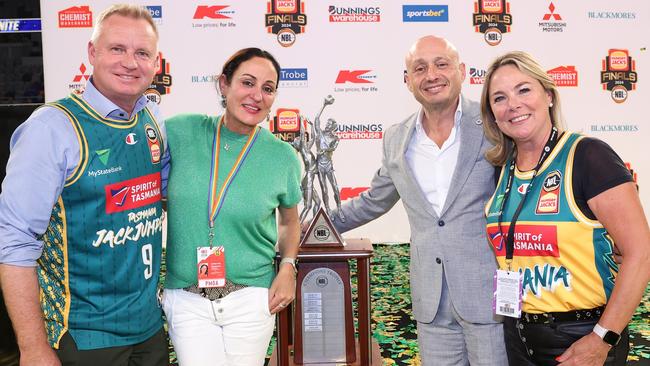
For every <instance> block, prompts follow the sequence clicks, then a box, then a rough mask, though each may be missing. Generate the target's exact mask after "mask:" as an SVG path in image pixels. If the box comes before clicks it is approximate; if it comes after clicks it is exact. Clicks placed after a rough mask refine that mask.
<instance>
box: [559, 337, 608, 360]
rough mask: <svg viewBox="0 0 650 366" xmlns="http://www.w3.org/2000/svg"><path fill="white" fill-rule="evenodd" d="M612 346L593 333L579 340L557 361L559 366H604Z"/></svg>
mask: <svg viewBox="0 0 650 366" xmlns="http://www.w3.org/2000/svg"><path fill="white" fill-rule="evenodd" d="M610 349H611V346H610V345H609V344H607V343H605V342H603V340H602V339H600V337H599V336H598V335H596V333H594V332H591V333H589V334H587V335H586V336H584V337H582V338H580V339H578V340H577V341H576V342H574V343H573V344H572V345H571V347H569V348H568V349H567V350H566V351H564V353H563V354H562V355H560V356H559V357H557V358H556V359H555V360H556V361H558V362H559V364H558V366H582V365H584V366H602V365H603V364H604V363H605V360H606V359H607V353H608V352H609V350H610Z"/></svg>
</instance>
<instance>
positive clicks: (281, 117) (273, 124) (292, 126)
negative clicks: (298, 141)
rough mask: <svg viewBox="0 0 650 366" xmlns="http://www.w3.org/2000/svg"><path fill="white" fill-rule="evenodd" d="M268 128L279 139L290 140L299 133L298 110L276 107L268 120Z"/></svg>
mask: <svg viewBox="0 0 650 366" xmlns="http://www.w3.org/2000/svg"><path fill="white" fill-rule="evenodd" d="M269 130H271V132H272V133H273V134H274V135H275V137H277V138H279V139H280V140H282V141H285V142H292V141H293V140H294V139H295V138H296V136H298V135H299V134H300V110H298V109H289V108H278V110H277V111H276V114H275V117H273V119H272V120H270V121H269Z"/></svg>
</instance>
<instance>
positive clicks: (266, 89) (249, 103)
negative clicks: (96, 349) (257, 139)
mask: <svg viewBox="0 0 650 366" xmlns="http://www.w3.org/2000/svg"><path fill="white" fill-rule="evenodd" d="M277 78H278V76H277V72H276V70H275V68H274V66H273V63H271V61H269V60H267V59H265V58H262V57H253V58H251V59H250V60H247V61H244V62H242V63H241V64H240V65H239V67H238V68H237V69H236V70H235V72H234V73H233V75H232V78H231V82H230V84H228V81H227V80H226V76H225V75H221V77H220V78H219V87H220V88H221V95H223V96H224V97H225V98H226V113H225V120H226V122H225V123H226V127H227V128H228V129H229V130H231V131H233V132H236V133H241V134H247V133H249V132H250V131H251V130H252V129H253V128H254V127H255V126H256V125H258V124H259V123H260V122H262V121H263V120H264V118H265V117H266V116H267V115H268V114H269V112H270V110H271V106H272V105H273V101H274V100H275V94H276V88H277V82H278V80H277Z"/></svg>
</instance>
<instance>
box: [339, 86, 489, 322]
mask: <svg viewBox="0 0 650 366" xmlns="http://www.w3.org/2000/svg"><path fill="white" fill-rule="evenodd" d="M461 100H462V103H463V105H462V111H463V115H462V118H461V122H460V128H459V129H460V136H461V146H460V152H459V155H458V162H457V164H456V170H455V171H454V175H453V177H452V182H451V187H450V189H449V193H448V196H447V199H446V201H445V205H444V207H443V209H442V212H441V214H440V216H438V214H437V213H436V212H435V210H434V209H433V208H432V207H431V204H430V203H429V202H428V201H427V199H426V197H425V195H424V193H423V192H422V190H421V189H420V187H419V186H418V184H417V182H416V181H415V177H414V175H413V173H412V172H411V169H410V168H409V166H408V164H407V162H406V158H405V153H406V150H407V148H408V145H409V142H410V140H411V136H412V135H413V131H414V130H415V120H416V118H417V114H413V115H411V116H410V117H409V118H408V119H406V120H405V121H403V122H401V123H399V124H397V125H394V126H391V127H390V128H389V129H388V130H387V131H386V133H385V136H384V142H383V154H384V156H383V162H382V166H381V168H380V169H379V170H378V171H377V173H376V174H375V176H374V177H373V179H372V183H371V185H370V189H369V190H367V191H366V192H363V193H362V194H361V195H360V196H358V197H356V198H355V199H353V200H350V201H347V202H345V203H344V205H343V206H342V207H341V210H343V213H344V214H345V218H346V221H345V222H344V223H342V222H341V221H340V220H335V221H334V225H335V226H336V228H337V230H339V231H340V232H345V231H347V230H350V229H353V228H356V227H358V226H361V225H363V224H365V223H367V222H369V221H371V220H374V219H376V218H377V217H379V216H381V215H383V214H384V213H386V212H388V210H390V209H391V207H393V205H395V203H396V202H397V201H398V200H399V199H400V198H401V199H402V203H403V205H404V208H405V209H406V213H407V215H408V220H409V224H410V229H411V263H410V271H411V273H410V276H411V298H412V302H413V315H414V316H415V319H416V320H417V321H420V322H425V323H429V322H431V321H433V318H434V317H435V315H436V312H437V309H438V303H439V302H440V295H441V288H442V286H441V285H442V279H443V269H444V274H445V276H446V278H447V283H448V286H449V294H450V297H451V300H452V303H453V305H454V308H455V309H456V311H457V312H458V314H459V315H460V316H461V317H462V318H463V319H464V320H466V321H468V322H471V323H493V322H496V321H497V320H495V318H494V316H493V312H492V281H493V280H492V278H493V275H494V270H495V269H496V260H495V259H494V254H493V252H492V250H491V248H490V247H489V245H488V241H487V240H486V233H485V217H484V213H483V209H484V206H485V203H486V202H487V200H488V199H489V197H490V196H491V195H492V193H493V192H494V168H493V167H492V165H490V163H488V162H487V161H486V160H485V157H484V154H485V150H486V149H488V148H489V147H490V146H491V145H490V143H489V142H488V141H487V140H486V139H485V136H484V134H483V127H482V126H481V124H480V122H479V121H480V114H479V105H478V103H476V102H473V101H469V100H467V99H465V98H461ZM333 216H334V217H336V215H333Z"/></svg>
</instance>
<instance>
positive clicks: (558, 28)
mask: <svg viewBox="0 0 650 366" xmlns="http://www.w3.org/2000/svg"><path fill="white" fill-rule="evenodd" d="M548 11H549V13H546V14H544V16H543V17H542V21H541V22H539V28H541V30H542V32H562V31H564V28H565V27H566V22H563V21H562V16H561V15H560V14H558V13H556V12H555V5H553V3H552V2H551V3H550V4H549V5H548Z"/></svg>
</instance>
